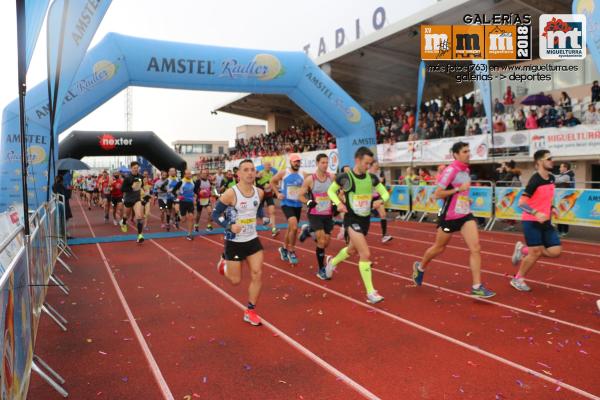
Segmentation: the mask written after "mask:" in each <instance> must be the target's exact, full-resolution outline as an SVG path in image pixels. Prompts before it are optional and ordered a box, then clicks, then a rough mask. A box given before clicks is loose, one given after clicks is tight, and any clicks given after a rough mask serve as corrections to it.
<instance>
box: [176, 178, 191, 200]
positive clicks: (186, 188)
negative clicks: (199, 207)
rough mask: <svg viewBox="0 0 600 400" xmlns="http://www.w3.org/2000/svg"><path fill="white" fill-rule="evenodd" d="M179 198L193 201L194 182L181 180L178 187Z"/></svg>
mask: <svg viewBox="0 0 600 400" xmlns="http://www.w3.org/2000/svg"><path fill="white" fill-rule="evenodd" d="M179 194H180V196H181V197H180V198H179V199H180V200H181V201H189V202H193V201H194V182H192V181H187V180H185V179H184V180H183V182H182V183H181V187H180V188H179Z"/></svg>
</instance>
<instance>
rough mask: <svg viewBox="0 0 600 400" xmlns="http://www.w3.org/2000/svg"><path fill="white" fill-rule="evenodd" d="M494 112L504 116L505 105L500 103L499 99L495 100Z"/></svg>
mask: <svg viewBox="0 0 600 400" xmlns="http://www.w3.org/2000/svg"><path fill="white" fill-rule="evenodd" d="M494 112H495V113H496V114H504V104H502V103H500V100H498V98H497V97H496V99H495V100H494Z"/></svg>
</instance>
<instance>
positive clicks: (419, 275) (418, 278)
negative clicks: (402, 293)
mask: <svg viewBox="0 0 600 400" xmlns="http://www.w3.org/2000/svg"><path fill="white" fill-rule="evenodd" d="M420 266H421V263H420V262H419V261H415V262H414V264H413V275H412V278H413V282H414V283H415V285H417V286H421V285H422V284H423V275H425V271H421V270H419V267H420Z"/></svg>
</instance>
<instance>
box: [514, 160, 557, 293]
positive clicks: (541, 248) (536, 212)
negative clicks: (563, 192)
mask: <svg viewBox="0 0 600 400" xmlns="http://www.w3.org/2000/svg"><path fill="white" fill-rule="evenodd" d="M533 159H534V161H535V169H536V170H537V172H536V173H535V174H533V176H532V177H531V178H530V179H529V183H527V186H526V187H525V190H524V192H523V194H522V195H521V198H520V199H519V207H521V209H522V210H523V218H522V223H523V234H524V236H525V243H527V247H524V246H523V243H521V242H517V243H516V245H515V250H514V252H513V257H512V261H513V264H514V265H518V264H519V263H521V266H520V267H519V272H517V274H516V275H515V277H514V278H513V279H511V281H510V284H511V286H512V287H514V288H515V289H517V290H520V291H522V292H529V291H530V290H531V288H530V287H529V286H528V285H527V284H526V283H525V275H527V273H528V272H529V270H530V269H531V267H533V265H534V264H535V262H536V261H537V260H538V259H539V258H540V257H541V256H545V257H550V258H556V257H558V256H560V253H561V252H562V247H561V243H560V238H559V236H558V234H557V233H556V230H554V227H553V226H552V223H551V221H550V218H551V215H555V214H556V209H555V208H554V207H553V205H552V200H553V199H554V175H552V173H551V171H552V169H553V161H552V155H551V154H550V152H549V151H548V150H538V151H536V152H535V154H534V155H533ZM524 255H525V256H526V257H523V256H524Z"/></svg>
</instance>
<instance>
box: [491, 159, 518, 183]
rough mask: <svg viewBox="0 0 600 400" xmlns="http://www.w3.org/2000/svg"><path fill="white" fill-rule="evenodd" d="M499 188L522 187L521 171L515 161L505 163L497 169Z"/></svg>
mask: <svg viewBox="0 0 600 400" xmlns="http://www.w3.org/2000/svg"><path fill="white" fill-rule="evenodd" d="M496 172H497V173H498V174H497V179H498V182H497V184H496V185H497V186H512V187H521V170H519V169H518V168H517V163H516V162H515V161H514V160H510V161H509V162H503V163H502V164H500V167H498V168H497V169H496Z"/></svg>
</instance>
